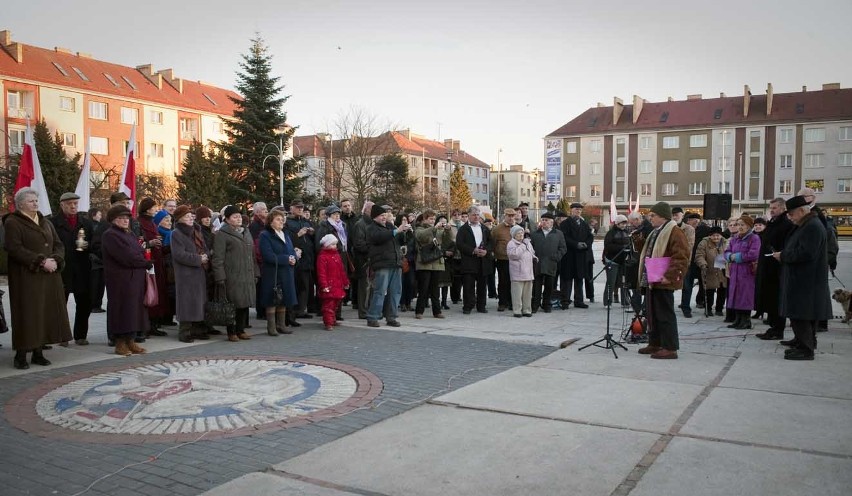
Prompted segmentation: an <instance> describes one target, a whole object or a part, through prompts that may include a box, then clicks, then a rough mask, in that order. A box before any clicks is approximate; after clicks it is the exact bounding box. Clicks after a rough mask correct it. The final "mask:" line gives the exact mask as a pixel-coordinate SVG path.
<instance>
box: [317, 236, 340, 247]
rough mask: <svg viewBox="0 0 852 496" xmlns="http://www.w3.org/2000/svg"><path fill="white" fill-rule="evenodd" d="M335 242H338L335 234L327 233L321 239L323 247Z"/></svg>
mask: <svg viewBox="0 0 852 496" xmlns="http://www.w3.org/2000/svg"><path fill="white" fill-rule="evenodd" d="M334 244H337V238H336V237H335V236H334V234H326V235H325V236H323V237H322V239H321V240H320V246H322V247H323V248H325V247H327V246H331V245H334Z"/></svg>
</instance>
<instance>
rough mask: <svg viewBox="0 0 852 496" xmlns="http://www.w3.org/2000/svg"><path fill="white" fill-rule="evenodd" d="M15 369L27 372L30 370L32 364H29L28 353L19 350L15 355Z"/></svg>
mask: <svg viewBox="0 0 852 496" xmlns="http://www.w3.org/2000/svg"><path fill="white" fill-rule="evenodd" d="M15 368H16V369H21V370H25V369H28V368H30V364H28V363H27V352H26V351H20V350H18V351H17V352H16V353H15Z"/></svg>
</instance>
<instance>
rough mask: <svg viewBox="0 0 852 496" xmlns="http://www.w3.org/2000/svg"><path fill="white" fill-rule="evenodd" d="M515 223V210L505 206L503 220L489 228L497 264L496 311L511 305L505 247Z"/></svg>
mask: <svg viewBox="0 0 852 496" xmlns="http://www.w3.org/2000/svg"><path fill="white" fill-rule="evenodd" d="M514 225H515V210H514V209H511V208H507V209H505V210H504V211H503V221H502V222H500V224H498V225H497V227H495V228H494V229H492V230H491V239H493V240H494V258H495V259H496V262H495V263H496V265H497V298H498V300H497V311H498V312H502V311H504V310H506V309H507V308H511V307H512V284H511V283H512V281H510V280H509V277H510V276H509V255H508V254H507V253H506V247H507V246H508V245H509V241H511V240H512V235H511V234H510V231H511V229H512V227H513V226H514Z"/></svg>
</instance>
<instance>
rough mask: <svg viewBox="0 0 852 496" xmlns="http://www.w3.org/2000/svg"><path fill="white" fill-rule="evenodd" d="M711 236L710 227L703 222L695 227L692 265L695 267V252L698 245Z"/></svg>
mask: <svg viewBox="0 0 852 496" xmlns="http://www.w3.org/2000/svg"><path fill="white" fill-rule="evenodd" d="M709 235H710V226H708V225H707V224H705V223H703V222H699V223H698V225H697V226H695V244H694V245H693V246H692V257H691V258H690V260H692V264H693V265H695V252H696V250H698V245H699V244H700V243H701V240H703V239H704V238H706V237H707V236H709Z"/></svg>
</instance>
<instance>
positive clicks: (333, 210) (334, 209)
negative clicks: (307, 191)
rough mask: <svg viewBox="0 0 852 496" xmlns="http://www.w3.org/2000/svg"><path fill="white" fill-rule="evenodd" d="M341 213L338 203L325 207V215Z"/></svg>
mask: <svg viewBox="0 0 852 496" xmlns="http://www.w3.org/2000/svg"><path fill="white" fill-rule="evenodd" d="M339 213H340V207H338V206H337V205H329V206H327V207H325V215H331V214H339Z"/></svg>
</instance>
